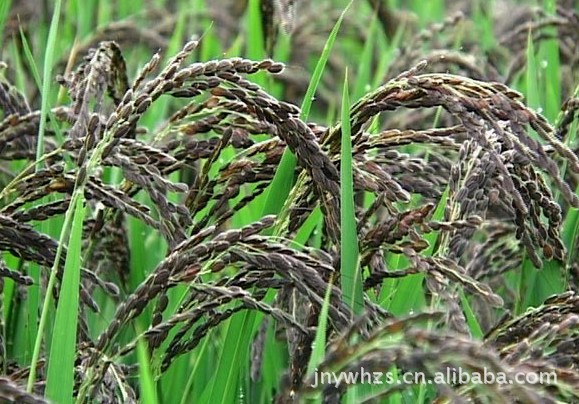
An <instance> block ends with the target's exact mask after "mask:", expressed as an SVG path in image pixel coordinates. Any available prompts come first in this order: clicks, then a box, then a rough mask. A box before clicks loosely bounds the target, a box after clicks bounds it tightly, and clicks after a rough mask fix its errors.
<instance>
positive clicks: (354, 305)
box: [340, 69, 364, 314]
mask: <svg viewBox="0 0 579 404" xmlns="http://www.w3.org/2000/svg"><path fill="white" fill-rule="evenodd" d="M341 117H342V146H341V159H340V184H341V186H340V210H341V211H340V216H341V217H340V221H341V226H340V228H341V239H340V276H341V286H342V294H343V297H344V301H345V302H346V304H347V305H348V307H350V308H351V309H352V312H353V313H354V314H360V313H361V312H362V311H363V310H364V296H363V290H362V279H361V278H362V276H361V273H360V257H359V247H358V231H357V225H356V210H355V206H354V179H353V170H352V164H353V161H352V138H351V127H350V95H349V93H348V69H346V76H345V78H344V89H343V93H342V114H341Z"/></svg>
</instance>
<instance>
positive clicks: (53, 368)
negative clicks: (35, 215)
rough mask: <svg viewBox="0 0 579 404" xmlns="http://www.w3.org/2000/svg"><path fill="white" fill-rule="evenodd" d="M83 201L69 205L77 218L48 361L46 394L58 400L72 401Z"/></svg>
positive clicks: (81, 198)
mask: <svg viewBox="0 0 579 404" xmlns="http://www.w3.org/2000/svg"><path fill="white" fill-rule="evenodd" d="M84 202H85V201H84V198H83V197H80V198H77V199H76V204H75V205H74V206H72V207H71V209H70V210H72V211H73V212H74V213H73V215H74V218H73V220H72V230H71V234H70V239H69V242H68V248H67V254H66V260H65V264H64V274H63V279H62V287H61V290H60V299H59V301H58V306H57V307H56V319H55V322H54V331H53V338H52V344H51V347H50V356H49V361H48V371H47V378H46V392H45V394H46V396H47V397H48V398H50V399H51V400H53V401H54V402H56V403H72V392H73V388H74V361H75V357H76V349H77V345H76V331H77V326H78V304H79V284H80V267H81V259H80V254H81V248H82V229H83V222H84V217H85V212H86V207H85V205H84Z"/></svg>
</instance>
